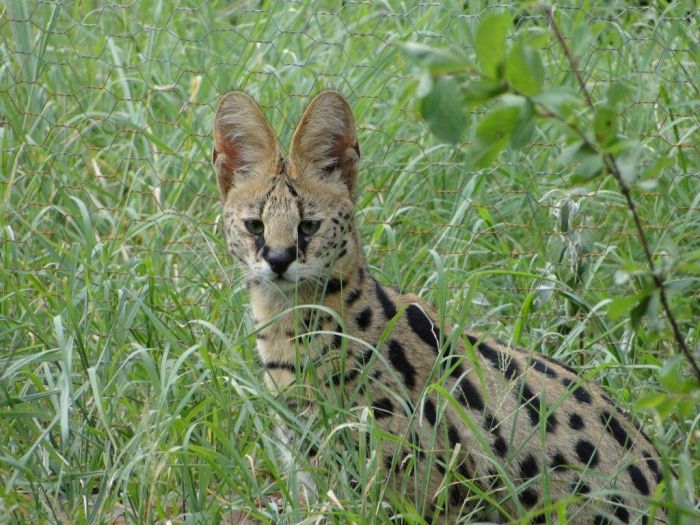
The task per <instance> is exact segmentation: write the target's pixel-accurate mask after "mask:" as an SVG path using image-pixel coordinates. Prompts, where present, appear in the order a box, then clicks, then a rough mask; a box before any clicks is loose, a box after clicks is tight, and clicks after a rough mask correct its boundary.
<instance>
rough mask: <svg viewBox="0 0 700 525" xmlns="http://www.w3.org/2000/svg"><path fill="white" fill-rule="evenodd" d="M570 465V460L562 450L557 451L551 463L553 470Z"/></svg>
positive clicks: (562, 468)
mask: <svg viewBox="0 0 700 525" xmlns="http://www.w3.org/2000/svg"><path fill="white" fill-rule="evenodd" d="M568 465H569V462H568V461H567V459H566V458H565V457H564V454H562V453H561V452H556V453H555V454H554V456H552V461H551V462H550V463H549V466H550V467H552V469H553V470H564V469H565V468H566V467H567V466H568Z"/></svg>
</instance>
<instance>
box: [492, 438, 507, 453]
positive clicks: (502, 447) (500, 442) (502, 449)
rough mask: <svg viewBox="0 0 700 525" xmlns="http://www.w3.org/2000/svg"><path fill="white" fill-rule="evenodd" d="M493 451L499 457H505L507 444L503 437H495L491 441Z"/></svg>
mask: <svg viewBox="0 0 700 525" xmlns="http://www.w3.org/2000/svg"><path fill="white" fill-rule="evenodd" d="M493 449H494V450H495V451H496V454H497V455H498V456H499V457H502V458H504V457H506V454H508V444H507V443H506V440H505V439H503V436H500V435H497V436H496V439H495V440H494V441H493Z"/></svg>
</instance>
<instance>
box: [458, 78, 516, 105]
mask: <svg viewBox="0 0 700 525" xmlns="http://www.w3.org/2000/svg"><path fill="white" fill-rule="evenodd" d="M507 90H508V85H507V84H506V83H505V82H503V81H501V80H490V79H484V80H473V81H471V82H468V83H467V84H466V86H465V88H464V99H465V100H466V101H467V103H470V104H479V103H483V102H486V101H488V100H491V99H492V98H494V97H497V96H498V95H501V94H502V93H505V92H506V91H507Z"/></svg>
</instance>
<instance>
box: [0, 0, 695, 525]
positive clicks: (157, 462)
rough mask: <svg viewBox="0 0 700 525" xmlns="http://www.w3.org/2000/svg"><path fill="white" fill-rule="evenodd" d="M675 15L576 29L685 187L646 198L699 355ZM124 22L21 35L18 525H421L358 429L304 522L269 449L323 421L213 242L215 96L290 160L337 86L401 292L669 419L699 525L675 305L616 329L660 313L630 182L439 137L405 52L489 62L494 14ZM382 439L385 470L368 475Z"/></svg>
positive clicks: (316, 6)
mask: <svg viewBox="0 0 700 525" xmlns="http://www.w3.org/2000/svg"><path fill="white" fill-rule="evenodd" d="M649 3H650V4H652V5H651V6H648V7H639V6H638V3H636V2H630V3H629V4H627V3H625V2H609V3H606V4H609V5H606V7H604V8H603V7H593V6H594V5H596V4H601V3H599V2H588V1H584V2H576V3H575V4H576V5H577V7H562V9H560V10H559V17H560V23H561V26H562V30H563V31H564V32H565V34H566V35H567V36H569V37H570V44H571V46H572V48H573V50H574V53H575V54H576V56H577V57H579V62H580V64H581V66H582V67H583V69H584V71H585V73H586V76H587V81H588V83H589V86H590V88H591V90H592V92H593V95H594V97H596V98H602V97H604V96H605V95H604V94H605V90H606V89H607V88H608V86H609V85H610V84H611V82H613V81H616V80H622V81H624V82H626V84H627V85H628V86H629V88H630V93H629V95H628V97H627V99H626V101H625V104H624V105H623V111H622V113H621V117H620V126H621V133H622V134H624V135H625V136H628V137H630V138H635V139H637V140H640V141H641V143H642V145H643V154H642V156H641V158H640V160H639V163H640V164H642V165H643V166H645V167H646V166H651V165H652V164H653V163H654V161H655V160H656V159H657V158H666V159H668V162H669V166H667V167H666V168H665V169H664V170H663V171H662V172H661V173H660V174H659V175H658V176H656V177H654V178H653V179H652V180H651V181H650V182H649V183H646V184H643V185H641V186H637V187H635V190H634V198H635V200H636V202H637V204H638V206H639V211H640V214H641V216H642V220H643V223H644V225H645V229H646V232H647V234H648V236H649V240H650V245H651V248H652V250H653V252H654V255H655V258H656V260H657V262H658V264H659V265H660V266H661V267H662V268H663V271H664V272H665V275H666V277H667V278H668V279H669V282H670V288H669V293H670V294H671V300H672V307H673V310H674V313H675V315H676V316H677V318H678V321H679V323H680V326H681V331H682V333H683V335H684V337H685V338H686V340H687V341H688V344H689V346H690V347H691V348H694V349H696V350H695V354H696V355H697V348H698V345H699V344H700V293H699V292H698V290H699V289H700V284H699V282H698V277H697V276H698V273H700V272H698V271H697V268H696V267H693V266H692V262H693V261H692V257H697V254H698V250H700V213H698V212H699V211H700V196H698V191H697V189H698V187H700V151H699V148H700V145H699V142H698V136H699V135H700V134H699V133H698V131H699V128H700V124H699V121H698V117H697V115H698V114H700V96H699V91H698V90H699V86H698V82H697V79H698V78H699V75H700V74H699V71H698V69H699V68H698V61H699V60H700V56H699V55H698V40H697V39H698V34H700V33H699V28H698V19H699V18H700V16H699V13H698V11H697V10H694V8H693V7H692V4H693V3H692V2H686V3H684V2H677V3H675V4H674V5H672V6H667V4H666V3H665V2H660V1H658V2H649ZM127 4H128V5H124V6H121V5H120V4H118V3H107V2H101V1H86V2H70V3H47V2H35V1H26V2H25V1H23V0H7V1H5V2H3V3H2V9H1V10H0V35H1V40H0V55H1V56H2V61H1V63H0V64H1V65H0V121H1V123H0V148H1V152H2V155H1V156H0V408H1V409H0V523H41V522H61V523H68V522H72V523H112V522H113V521H114V519H115V517H117V516H122V518H123V519H124V520H126V521H127V522H135V523H162V522H165V521H166V520H172V521H173V522H174V523H185V522H186V523H216V522H218V521H220V520H225V519H229V520H230V519H231V514H230V511H231V509H233V510H234V511H235V510H238V511H242V512H243V513H244V514H249V515H250V516H251V518H254V519H257V520H260V521H262V522H264V523H275V522H280V521H281V520H282V519H285V520H287V521H288V522H290V523H293V522H304V521H306V522H308V523H313V522H315V520H316V518H317V516H318V515H319V514H325V515H328V516H331V517H332V519H333V520H334V521H336V522H339V523H344V522H352V521H354V522H357V523H365V522H371V521H372V520H373V519H374V520H375V521H376V522H382V521H385V520H388V519H389V516H390V515H391V514H390V509H389V508H388V503H390V502H393V503H394V506H395V508H397V509H399V510H400V511H403V512H404V513H406V514H407V515H410V514H411V510H410V509H411V502H409V501H400V497H399V496H398V495H397V494H396V492H387V490H386V487H385V486H384V484H383V482H382V480H381V479H379V478H378V477H377V476H376V469H377V465H376V462H377V458H376V453H375V452H373V447H376V446H378V443H379V442H382V441H385V442H386V443H388V445H391V442H392V440H395V438H394V437H392V436H386V435H383V434H382V433H381V432H380V431H379V430H378V429H377V428H376V427H374V426H373V425H372V424H371V422H368V421H367V420H366V415H363V414H361V413H357V411H355V412H352V413H348V411H347V410H343V409H338V408H334V407H333V404H332V403H328V404H327V406H325V405H324V410H325V412H324V414H325V415H324V417H323V418H322V421H321V425H320V426H321V427H323V428H320V430H319V429H315V430H314V429H311V430H312V431H317V432H318V435H317V437H316V438H314V440H317V441H318V444H320V445H321V448H320V450H321V457H322V458H323V461H322V465H321V467H320V468H319V469H318V471H317V473H316V475H315V478H316V482H317V484H318V486H319V489H320V490H319V493H320V497H319V500H318V501H316V502H314V503H313V504H311V505H309V506H307V505H305V504H304V502H303V501H300V500H299V498H297V497H296V496H295V494H296V487H295V480H294V478H293V477H292V478H290V479H288V478H287V476H286V475H285V472H284V468H283V467H282V466H281V464H280V461H279V459H278V458H277V454H276V443H275V438H274V435H273V434H272V430H271V429H272V426H273V422H274V419H275V417H282V418H283V419H285V420H289V423H290V424H291V425H293V426H295V427H296V428H298V429H299V433H300V434H303V433H304V432H306V430H305V429H304V423H303V421H299V420H296V419H295V418H294V417H293V415H292V414H291V413H289V411H288V410H287V409H286V408H284V407H283V405H282V403H281V401H280V400H278V399H276V398H274V396H272V395H271V394H269V393H268V392H266V391H265V389H264V388H263V386H262V380H261V374H260V370H259V368H258V366H257V361H256V359H257V358H256V355H255V350H254V341H253V337H252V335H251V323H250V321H249V319H248V317H247V313H246V312H247V296H246V293H245V290H244V289H243V288H242V287H241V286H240V280H239V279H238V277H237V270H236V268H235V267H234V264H233V260H232V259H231V258H229V257H228V256H227V254H226V249H225V246H224V242H223V238H222V233H221V231H220V229H219V227H218V226H217V221H218V214H219V212H220V202H219V198H218V190H217V187H216V182H215V180H214V174H213V170H212V169H211V167H210V162H209V158H210V152H211V138H210V128H211V122H212V117H213V114H214V110H215V107H216V103H217V99H218V97H219V96H220V95H221V94H222V93H224V92H225V91H227V90H229V89H233V88H236V89H245V90H246V91H247V92H248V93H250V94H251V95H253V96H254V97H255V98H256V99H257V100H258V101H259V102H260V104H261V105H262V107H263V110H264V112H265V114H266V115H267V117H268V119H269V120H270V122H271V123H272V125H273V127H274V128H275V130H277V131H278V132H279V134H280V139H281V143H282V145H283V146H284V147H287V145H288V142H289V139H290V137H291V133H292V132H293V129H294V126H295V125H296V122H297V120H298V118H299V116H300V115H301V112H302V110H303V108H304V106H305V104H306V103H307V102H308V101H309V98H310V96H311V95H313V94H314V93H316V92H317V91H318V90H320V89H322V88H326V87H335V88H337V89H339V90H341V91H342V92H343V93H344V94H345V95H346V96H347V97H348V99H349V100H350V102H351V105H352V106H353V109H354V111H355V115H356V119H357V121H358V124H359V138H360V145H361V149H362V158H363V165H362V171H361V177H362V178H361V187H362V189H363V191H361V193H360V195H361V196H360V199H359V203H358V219H359V221H360V223H361V227H362V231H363V234H364V237H365V240H366V244H367V256H368V258H369V260H370V263H371V265H372V266H373V267H374V271H375V274H376V275H378V276H379V277H380V279H381V280H382V281H383V282H386V283H391V284H393V285H396V286H399V287H400V288H402V289H404V290H407V291H411V292H415V293H418V294H419V295H421V296H422V297H424V298H425V299H427V300H429V301H432V302H433V303H435V304H436V305H438V306H439V307H440V309H441V311H442V312H443V313H444V314H445V316H446V318H447V319H448V320H449V321H450V322H452V323H456V324H459V325H460V326H462V327H467V328H470V329H473V330H475V331H479V332H483V333H488V334H491V335H497V336H499V337H501V338H503V339H505V340H509V341H513V342H516V343H518V344H520V345H522V346H524V347H525V348H527V349H530V350H533V351H537V352H543V353H545V354H548V355H552V356H555V357H557V358H559V359H561V360H563V361H565V362H567V363H570V364H572V365H574V366H576V367H577V368H579V369H580V370H581V371H582V374H584V375H586V376H592V377H593V378H595V379H598V380H600V381H601V382H602V383H603V384H604V385H605V386H606V387H608V389H609V391H610V393H611V395H612V396H613V397H614V398H615V399H616V400H617V401H619V402H620V404H621V405H623V406H624V407H625V408H627V409H630V410H635V403H634V402H635V401H636V400H638V399H640V398H642V397H643V398H644V399H646V400H647V405H649V406H651V405H654V406H655V407H656V409H657V410H656V411H654V410H650V411H637V415H638V416H639V417H640V418H641V419H642V420H643V421H644V426H645V429H646V431H647V432H648V433H649V434H650V435H651V436H652V437H653V439H654V441H655V443H657V445H658V446H659V448H660V450H662V451H663V453H664V454H665V455H666V456H667V457H666V460H665V462H666V464H667V466H672V467H673V468H675V469H676V471H677V472H678V473H679V480H678V482H677V483H675V484H674V485H673V486H672V487H670V488H669V495H668V500H669V501H672V502H673V503H672V507H673V508H677V509H678V513H677V514H672V516H673V519H674V523H696V522H697V519H698V517H699V515H700V514H699V511H698V506H697V505H698V504H697V502H696V501H695V500H696V499H697V498H696V494H697V492H698V483H699V482H700V474H699V472H700V450H699V448H698V445H697V443H698V439H697V436H698V432H700V428H699V427H698V423H699V422H700V417H699V415H698V409H697V405H696V404H694V400H697V397H692V396H693V393H692V392H690V393H687V392H686V393H683V392H674V391H673V388H672V387H673V385H672V384H671V385H670V386H669V384H668V382H667V383H666V384H664V381H663V380H661V384H660V379H659V378H660V377H661V378H662V379H663V377H673V376H669V375H668V373H667V372H668V370H670V369H672V368H673V366H676V365H675V363H676V362H675V361H673V360H669V359H670V357H671V356H672V355H673V354H674V352H675V349H674V344H673V342H672V338H671V333H670V330H669V328H668V324H667V323H666V321H665V319H664V318H663V316H662V312H661V310H660V309H659V308H658V305H655V304H652V305H651V307H650V310H649V311H648V312H647V315H646V317H644V318H643V319H642V321H641V322H640V323H639V324H638V325H635V324H633V323H631V322H630V320H629V319H627V318H622V319H621V320H616V321H613V320H611V318H610V317H609V316H608V315H607V307H608V303H609V301H610V300H611V299H613V298H616V297H621V296H624V295H628V294H631V293H632V292H634V291H635V290H636V289H637V288H638V287H639V286H640V280H639V278H638V277H637V276H636V275H635V272H636V271H637V270H638V268H639V266H640V265H641V263H642V261H643V259H642V252H641V248H640V245H639V243H638V240H637V238H636V236H635V233H634V230H633V224H632V222H631V218H630V216H629V214H628V212H627V210H626V207H625V205H624V202H623V198H622V196H621V195H620V194H619V193H618V192H617V187H616V185H615V183H614V181H612V180H608V179H604V180H601V181H598V182H596V183H595V184H592V185H590V186H587V187H585V188H581V187H579V188H572V187H570V186H568V185H567V183H566V181H567V176H568V175H569V174H570V173H571V171H572V169H573V168H572V167H570V166H566V165H564V166H561V165H558V164H557V163H556V162H555V160H556V157H557V156H558V155H559V153H560V152H561V149H562V147H563V145H564V142H563V137H561V135H560V132H559V131H558V130H557V129H554V128H549V127H547V126H544V127H543V128H541V129H539V130H538V133H537V135H536V136H535V138H534V140H533V141H532V143H531V144H530V145H529V146H528V148H526V149H525V150H524V152H522V153H517V154H516V153H504V154H502V155H501V156H500V157H499V160H498V162H497V163H495V164H494V165H493V166H491V167H490V168H488V169H485V170H482V171H479V172H470V171H468V170H467V168H465V165H466V163H465V155H466V147H467V145H468V144H469V143H470V141H471V136H469V137H466V139H465V142H464V143H463V144H461V145H460V146H457V147H453V146H446V145H443V144H440V143H439V142H438V141H437V140H436V139H435V138H433V137H432V136H431V135H430V134H429V133H428V130H427V127H426V125H425V124H424V123H423V122H421V121H420V119H419V118H418V116H417V111H416V107H415V102H416V100H415V88H416V85H417V83H418V82H419V78H418V74H419V71H418V70H417V69H416V68H414V66H413V65H412V64H411V62H410V60H408V59H407V58H406V57H405V56H404V54H403V53H402V51H401V45H402V44H403V43H405V42H421V43H425V44H429V45H431V46H436V47H453V48H454V47H460V48H462V49H463V51H464V52H466V53H467V54H470V55H473V33H474V30H475V27H476V23H477V22H478V18H479V14H480V13H482V11H483V9H484V8H485V6H486V2H464V5H463V3H462V2H452V3H450V2H446V3H442V6H440V5H438V4H431V5H427V6H420V7H412V4H411V3H410V2H408V3H399V2H394V1H387V2H376V3H371V4H370V3H365V2H357V3H356V2H345V3H340V2H330V1H327V2H314V3H311V2H284V1H278V2H257V1H252V0H251V1H247V2H236V3H229V2H197V1H193V0H183V1H180V2H168V1H157V0H152V1H145V2H136V3H127ZM467 4H469V5H467ZM571 4H574V3H573V2H572V3H571ZM579 4H580V5H579ZM232 5H235V6H236V7H231V6H232ZM511 11H512V13H513V15H514V16H516V15H519V16H518V18H517V20H518V22H517V32H516V34H520V33H521V32H526V31H531V32H532V33H540V34H541V35H542V40H541V42H540V47H541V48H542V49H543V50H544V52H543V54H544V56H545V60H546V64H545V67H546V76H547V80H546V81H547V83H549V84H551V85H560V84H567V85H572V86H573V85H574V79H573V77H572V74H571V73H570V71H569V70H568V67H567V66H566V65H565V61H564V59H563V56H562V54H561V52H560V51H559V49H558V47H557V45H556V42H555V40H554V39H553V38H552V37H551V35H549V33H548V30H547V27H546V23H545V20H544V18H543V17H542V15H541V14H540V13H538V12H537V11H536V10H535V9H534V8H533V9H531V10H529V11H527V10H524V8H522V7H519V8H516V7H512V8H511ZM455 103H458V102H457V101H455ZM479 117H480V114H478V113H476V112H472V113H470V115H469V118H470V119H471V121H472V122H476V121H477V120H478V118H479ZM651 182H653V184H652V183H651ZM564 216H566V217H567V220H564ZM693 254H695V255H693ZM684 262H685V263H687V264H685V266H683V264H682V263H684ZM620 270H625V271H626V272H627V273H621V272H620ZM626 276H630V278H629V279H626V278H625V277H626ZM669 363H670V364H669ZM664 366H665V367H666V368H664ZM677 368H679V369H680V372H679V373H681V374H683V373H686V372H687V371H686V369H685V367H683V366H682V364H681V365H677ZM664 370H666V371H667V372H666V375H664V373H665V372H664ZM654 396H655V397H654ZM448 401H449V400H448ZM341 422H347V426H344V425H342V424H341ZM358 433H359V434H360V435H362V434H363V433H366V434H368V435H369V437H370V444H371V445H372V446H371V447H370V448H369V449H367V448H366V447H365V445H364V439H360V443H362V445H361V447H360V451H359V453H357V452H351V447H348V446H344V445H343V444H344V443H347V442H350V441H352V435H353V434H355V435H357V434H358ZM312 441H313V440H312ZM386 443H385V446H387V444H386ZM338 465H342V466H343V467H342V468H339V467H338ZM353 479H355V480H360V483H359V488H355V487H354V486H353ZM513 490H517V487H513ZM398 493H399V494H400V493H401V491H400V490H399V491H398ZM484 496H485V498H486V499H488V495H484ZM492 503H494V504H495V503H497V502H492ZM285 506H287V507H288V508H287V509H286V510H285V509H284V507H285ZM283 511H284V512H283ZM283 514H284V518H283V517H282V515H283ZM413 515H414V516H415V518H414V521H415V522H419V518H418V517H417V516H418V514H417V513H415V512H414V513H413ZM375 516H376V518H375ZM523 516H524V514H523ZM409 521H410V519H409ZM523 521H526V518H523Z"/></svg>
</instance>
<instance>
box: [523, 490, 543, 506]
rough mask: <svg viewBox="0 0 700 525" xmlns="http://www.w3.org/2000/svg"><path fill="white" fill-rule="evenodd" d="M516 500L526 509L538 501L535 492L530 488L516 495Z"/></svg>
mask: <svg viewBox="0 0 700 525" xmlns="http://www.w3.org/2000/svg"><path fill="white" fill-rule="evenodd" d="M518 498H519V499H520V501H521V502H522V504H523V505H525V506H526V507H534V506H535V505H536V504H537V500H538V499H539V497H538V496H537V492H535V490H534V489H533V488H531V487H527V488H526V489H525V490H523V491H522V492H521V493H520V494H518Z"/></svg>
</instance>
